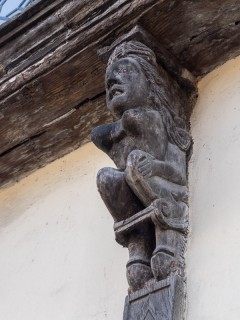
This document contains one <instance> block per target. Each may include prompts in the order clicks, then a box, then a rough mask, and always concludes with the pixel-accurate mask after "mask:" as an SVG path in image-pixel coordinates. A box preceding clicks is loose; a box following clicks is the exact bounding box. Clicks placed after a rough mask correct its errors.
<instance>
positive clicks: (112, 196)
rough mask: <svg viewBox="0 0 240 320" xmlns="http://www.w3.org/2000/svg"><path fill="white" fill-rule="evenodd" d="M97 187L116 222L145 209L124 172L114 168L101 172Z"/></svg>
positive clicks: (104, 169)
mask: <svg viewBox="0 0 240 320" xmlns="http://www.w3.org/2000/svg"><path fill="white" fill-rule="evenodd" d="M97 187H98V191H99V193H100V195H101V197H102V199H103V201H104V203H105V205H106V206H107V208H108V210H109V212H110V213H111V215H112V217H113V219H114V221H115V222H116V221H121V220H124V219H126V218H129V217H131V216H132V215H134V214H135V213H136V212H138V211H141V210H142V209H143V208H144V207H143V205H142V204H141V202H140V201H139V199H138V198H137V197H136V196H135V194H134V193H133V192H132V190H131V189H130V188H129V186H128V185H127V183H126V181H125V178H124V172H123V171H120V170H117V169H113V168H103V169H101V170H99V172H98V175H97Z"/></svg>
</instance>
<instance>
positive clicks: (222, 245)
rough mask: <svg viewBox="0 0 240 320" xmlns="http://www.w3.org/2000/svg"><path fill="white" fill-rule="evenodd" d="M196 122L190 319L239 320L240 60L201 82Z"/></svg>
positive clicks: (191, 170)
mask: <svg viewBox="0 0 240 320" xmlns="http://www.w3.org/2000/svg"><path fill="white" fill-rule="evenodd" d="M199 96H200V97H199V101H198V103H197V105H196V107H195V110H194V112H193V115H192V119H191V126H192V135H193V139H194V148H193V156H192V158H191V162H190V168H189V181H190V211H191V220H192V221H191V224H192V230H191V236H190V241H189V249H188V261H187V264H188V267H187V268H188V270H187V271H188V300H189V301H188V320H227V319H231V320H239V319H240V272H239V271H240V268H239V266H240V57H239V58H237V59H234V60H231V61H229V62H227V63H226V64H225V65H223V66H221V67H220V68H219V69H217V70H215V71H214V72H212V73H211V74H209V75H208V76H206V77H205V78H204V79H203V80H201V81H200V83H199Z"/></svg>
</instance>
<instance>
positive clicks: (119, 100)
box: [108, 94, 128, 117]
mask: <svg viewBox="0 0 240 320" xmlns="http://www.w3.org/2000/svg"><path fill="white" fill-rule="evenodd" d="M108 109H109V110H110V111H111V113H112V114H113V115H115V116H117V117H121V116H122V114H123V112H124V111H125V110H126V109H128V108H127V105H126V99H125V95H124V94H121V95H118V96H115V97H113V99H112V100H111V101H110V102H109V104H108Z"/></svg>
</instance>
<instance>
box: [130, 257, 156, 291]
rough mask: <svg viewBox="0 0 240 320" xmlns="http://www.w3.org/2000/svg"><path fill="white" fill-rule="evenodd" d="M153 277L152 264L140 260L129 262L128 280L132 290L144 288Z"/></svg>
mask: <svg viewBox="0 0 240 320" xmlns="http://www.w3.org/2000/svg"><path fill="white" fill-rule="evenodd" d="M152 278H153V274H152V270H151V267H150V266H147V265H146V264H143V263H140V262H137V263H128V264H127V280H128V284H129V286H130V290H129V291H130V292H132V291H136V290H140V289H142V288H143V287H144V286H145V284H146V283H147V282H148V281H149V280H150V279H152Z"/></svg>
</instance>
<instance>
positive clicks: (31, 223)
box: [0, 144, 127, 320]
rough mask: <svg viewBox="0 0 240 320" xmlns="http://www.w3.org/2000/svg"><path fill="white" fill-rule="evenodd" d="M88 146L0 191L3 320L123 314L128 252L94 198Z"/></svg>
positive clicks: (100, 158)
mask: <svg viewBox="0 0 240 320" xmlns="http://www.w3.org/2000/svg"><path fill="white" fill-rule="evenodd" d="M104 165H112V164H111V162H110V160H109V159H108V158H107V157H106V156H105V155H104V154H103V153H102V152H100V151H98V150H97V148H95V147H94V146H93V145H92V144H88V145H85V146H84V147H82V148H80V149H79V150H77V151H75V152H73V153H72V154H69V155H68V156H66V157H64V158H62V159H61V160H58V161H56V162H54V163H53V164H51V165H49V166H47V167H45V168H44V169H40V170H38V171H37V172H36V173H34V174H32V175H31V176H29V177H28V178H26V179H23V180H22V181H21V182H20V183H19V184H16V185H15V186H13V187H11V188H8V189H5V190H2V191H1V192H0V212H1V215H0V230H1V232H0V252H1V254H0V301H1V303H0V314H1V317H0V318H1V319H4V320H23V319H24V320H28V319H29V320H32V319H34V320H50V319H51V320H106V319H109V320H113V319H121V317H122V312H123V305H124V297H125V295H126V292H127V283H126V280H125V262H126V261H127V250H124V249H122V248H121V247H120V246H119V245H118V244H117V243H115V241H114V233H113V229H112V225H113V222H112V218H111V217H110V214H109V213H108V212H107V210H106V209H105V207H104V204H103V203H102V200H101V199H100V196H99V195H98V192H97V188H96V184H95V178H96V173H97V171H98V168H100V167H103V166H104Z"/></svg>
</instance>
